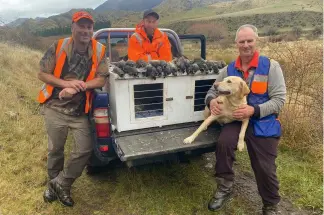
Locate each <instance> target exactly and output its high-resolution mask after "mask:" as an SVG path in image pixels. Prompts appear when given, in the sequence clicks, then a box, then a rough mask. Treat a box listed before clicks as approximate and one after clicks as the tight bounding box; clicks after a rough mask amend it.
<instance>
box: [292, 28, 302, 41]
mask: <svg viewBox="0 0 324 215" xmlns="http://www.w3.org/2000/svg"><path fill="white" fill-rule="evenodd" d="M302 32H303V29H302V28H301V27H299V26H295V27H293V28H292V33H293V34H294V35H295V36H296V38H297V39H298V38H300V36H301V34H302Z"/></svg>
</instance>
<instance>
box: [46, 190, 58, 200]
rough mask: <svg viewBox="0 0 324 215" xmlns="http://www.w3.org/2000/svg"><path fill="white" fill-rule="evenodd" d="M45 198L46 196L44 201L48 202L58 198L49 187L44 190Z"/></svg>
mask: <svg viewBox="0 0 324 215" xmlns="http://www.w3.org/2000/svg"><path fill="white" fill-rule="evenodd" d="M43 198H44V202H47V203H52V202H54V201H55V200H56V199H57V197H56V195H55V193H53V192H51V190H50V189H49V188H47V189H46V190H45V191H44V194H43Z"/></svg>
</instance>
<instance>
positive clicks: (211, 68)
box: [206, 61, 214, 71]
mask: <svg viewBox="0 0 324 215" xmlns="http://www.w3.org/2000/svg"><path fill="white" fill-rule="evenodd" d="M206 65H207V68H208V70H210V71H211V70H213V65H214V63H213V62H212V61H206Z"/></svg>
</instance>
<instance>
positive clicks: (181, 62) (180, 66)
mask: <svg viewBox="0 0 324 215" xmlns="http://www.w3.org/2000/svg"><path fill="white" fill-rule="evenodd" d="M176 66H177V67H178V70H180V72H181V73H185V72H186V64H185V59H184V58H183V57H180V58H178V60H177V61H176Z"/></svg>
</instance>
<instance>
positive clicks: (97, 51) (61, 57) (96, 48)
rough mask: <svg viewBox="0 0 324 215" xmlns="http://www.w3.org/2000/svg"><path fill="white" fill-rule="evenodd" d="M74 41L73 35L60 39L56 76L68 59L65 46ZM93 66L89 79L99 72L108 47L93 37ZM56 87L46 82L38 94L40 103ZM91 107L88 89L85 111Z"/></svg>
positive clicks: (59, 74)
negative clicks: (99, 66)
mask: <svg viewBox="0 0 324 215" xmlns="http://www.w3.org/2000/svg"><path fill="white" fill-rule="evenodd" d="M71 41H72V38H71V37H68V38H65V39H60V40H59V42H58V44H57V48H56V65H55V69H54V76H55V77H56V78H60V77H61V74H62V69H63V66H64V63H65V59H66V52H65V51H64V48H65V47H66V46H68V45H69V44H70V43H71ZM92 50H93V54H92V67H91V71H90V73H89V75H88V77H87V80H86V82H87V81H90V80H92V79H94V77H95V74H96V72H97V68H98V64H99V62H100V61H101V59H102V58H103V56H104V54H105V50H106V47H105V46H104V45H102V44H101V43H99V42H97V41H96V40H94V39H92ZM53 90H54V87H53V86H51V85H49V84H44V85H43V86H42V89H41V90H40V92H39V95H38V101H39V103H41V104H42V103H45V102H46V101H47V100H48V99H49V98H50V97H51V96H52V93H53ZM90 107H91V91H90V90H87V91H86V104H85V113H88V112H89V110H90Z"/></svg>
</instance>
